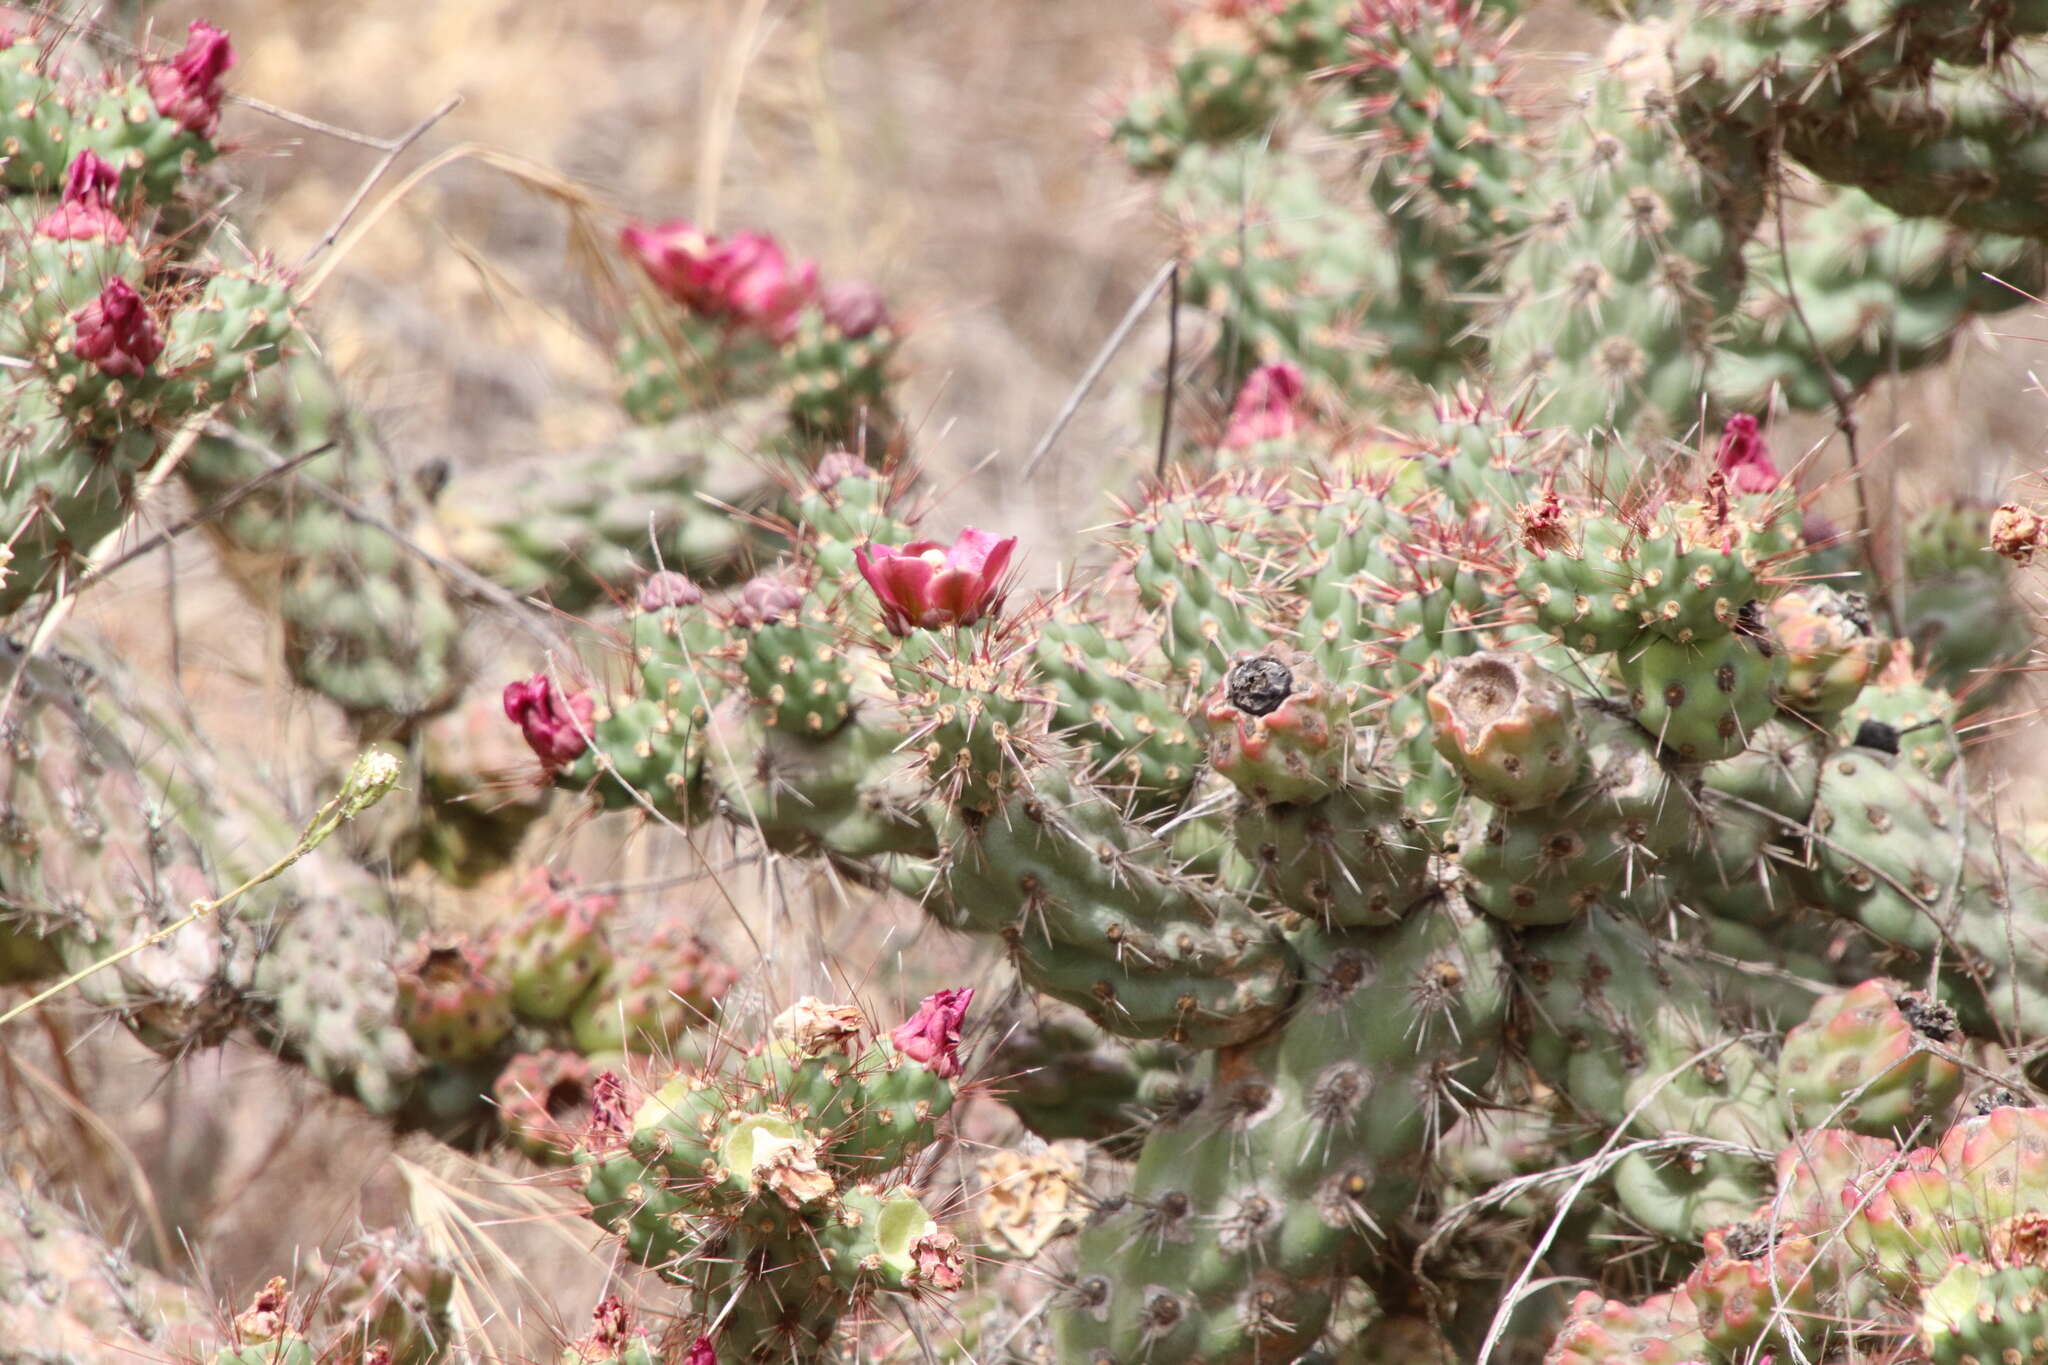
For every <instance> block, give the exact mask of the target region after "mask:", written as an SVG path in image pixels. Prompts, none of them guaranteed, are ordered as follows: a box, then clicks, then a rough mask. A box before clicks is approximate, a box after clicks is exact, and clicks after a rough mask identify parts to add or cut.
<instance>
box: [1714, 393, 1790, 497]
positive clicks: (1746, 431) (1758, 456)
mask: <svg viewBox="0 0 2048 1365" xmlns="http://www.w3.org/2000/svg"><path fill="white" fill-rule="evenodd" d="M1714 465H1715V467H1716V468H1717V469H1719V470H1720V471H1721V472H1722V473H1723V474H1724V475H1726V476H1727V478H1728V486H1729V487H1730V488H1732V489H1734V490H1735V491H1736V492H1738V493H1769V492H1771V491H1772V490H1774V489H1776V488H1777V487H1778V485H1779V484H1781V483H1783V482H1784V481H1785V476H1784V475H1783V474H1780V473H1779V472H1778V466H1777V464H1776V462H1774V461H1773V460H1772V459H1771V451H1770V447H1768V446H1766V445H1765V444H1764V439H1763V436H1762V434H1761V433H1759V432H1758V431H1757V426H1756V418H1754V417H1752V416H1751V415H1750V414H1748V413H1746V412H1738V413H1736V414H1735V415H1734V416H1733V417H1730V418H1729V419H1728V425H1727V426H1725V427H1723V428H1722V429H1721V446H1720V448H1719V449H1718V450H1716V451H1715V452H1714Z"/></svg>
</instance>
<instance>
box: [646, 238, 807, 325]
mask: <svg viewBox="0 0 2048 1365" xmlns="http://www.w3.org/2000/svg"><path fill="white" fill-rule="evenodd" d="M619 244H620V245H621V246H622V247H624V248H625V251H626V254H627V255H629V256H631V257H632V258H633V259H634V260H635V261H637V262H639V264H640V268H641V269H642V270H644V271H646V272H647V278H648V279H650V280H652V281H653V282H654V286H655V288H657V289H659V290H661V292H662V293H664V294H666V295H668V296H669V297H670V298H672V299H674V300H675V301H676V302H677V303H680V304H681V305H683V307H685V308H687V309H689V310H690V311H691V312H693V313H696V314H698V315H699V316H701V317H708V318H721V319H724V320H726V321H728V322H732V323H734V324H737V325H740V326H744V327H749V328H752V329H754V330H756V331H760V332H765V333H766V334H767V335H769V336H770V337H773V338H774V339H776V340H777V341H781V340H785V339H786V338H787V337H788V336H789V334H790V333H791V332H793V331H794V330H795V329H796V319H797V314H799V313H801V312H802V311H803V309H804V307H805V305H807V304H808V303H810V302H811V300H812V299H813V298H815V297H816V296H817V292H818V267H817V266H815V265H813V264H811V263H810V262H808V261H797V262H792V261H791V260H790V259H789V258H788V256H786V255H785V254H784V253H783V250H782V248H781V247H780V246H779V245H777V244H776V242H775V239H774V238H772V237H767V236H764V235H762V234H761V233H758V232H742V233H739V234H737V235H735V236H733V237H728V238H720V237H714V236H712V235H711V234H710V233H707V232H704V231H702V230H700V229H699V228H697V227H696V226H694V225H693V224H690V223H687V222H684V221H682V220H681V219H676V220H673V221H671V222H666V223H658V224H652V225H650V224H646V223H628V224H627V225H626V226H625V227H624V228H623V229H622V230H621V231H620V233H619Z"/></svg>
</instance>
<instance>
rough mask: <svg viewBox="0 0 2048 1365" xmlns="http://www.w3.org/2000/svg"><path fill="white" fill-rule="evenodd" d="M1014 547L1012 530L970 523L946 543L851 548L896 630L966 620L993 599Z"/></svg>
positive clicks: (977, 615)
mask: <svg viewBox="0 0 2048 1365" xmlns="http://www.w3.org/2000/svg"><path fill="white" fill-rule="evenodd" d="M1016 548H1017V537H1015V536H992V535H990V534H989V533H988V532H986V531H977V530H975V529H974V528H973V527H972V526H969V527H967V528H966V529H965V530H963V531H961V532H960V538H959V539H958V540H956V541H954V542H953V543H952V544H951V545H941V544H940V543H939V542H938V541H936V540H914V541H912V542H911V543H910V544H908V545H905V546H903V547H902V548H901V549H892V548H890V547H889V546H887V545H862V546H857V547H856V548H855V549H854V552H853V556H854V561H855V563H857V564H858V565H859V566H860V573H861V577H863V578H865V579H867V581H868V586H869V587H871V588H873V589H874V590H875V596H876V597H877V598H879V599H880V600H881V603H882V622H883V624H884V625H886V626H888V627H889V630H890V631H891V632H892V633H893V634H896V635H908V634H910V632H911V631H913V630H916V629H919V628H923V629H925V630H937V629H939V628H941V627H943V626H971V625H973V624H974V623H975V622H976V621H979V620H980V619H981V618H982V615H983V613H985V612H987V611H990V610H992V609H993V608H994V607H995V606H996V605H997V599H998V593H999V590H1000V587H1001V583H1000V580H1001V578H1002V575H1003V570H1004V569H1005V568H1007V567H1008V566H1009V563H1010V555H1011V553H1012V552H1014V551H1015V550H1016Z"/></svg>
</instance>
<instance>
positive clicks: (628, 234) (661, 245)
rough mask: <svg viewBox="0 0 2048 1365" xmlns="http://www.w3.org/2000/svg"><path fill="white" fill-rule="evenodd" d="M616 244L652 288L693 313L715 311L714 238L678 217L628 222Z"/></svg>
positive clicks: (715, 243)
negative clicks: (656, 221) (633, 262)
mask: <svg viewBox="0 0 2048 1365" xmlns="http://www.w3.org/2000/svg"><path fill="white" fill-rule="evenodd" d="M619 245H620V246H622V247H624V248H625V250H626V254H627V255H628V256H631V257H632V258H633V259H634V260H635V261H636V262H638V263H639V266H640V268H641V269H642V270H644V271H646V272H647V278H648V279H650V280H652V281H653V282H654V287H655V288H656V289H659V290H660V291H661V292H662V293H664V294H666V295H668V296H669V297H670V298H672V299H674V300H675V301H676V302H677V303H680V304H681V305H683V307H685V308H687V309H689V310H690V311H691V312H693V313H712V312H715V311H717V307H716V300H715V299H714V298H713V295H712V281H713V279H714V277H715V275H716V273H717V271H716V266H715V264H714V262H713V260H712V256H713V252H714V249H715V247H716V245H717V239H716V238H714V237H712V236H711V235H710V234H708V233H705V232H701V231H699V230H698V228H697V227H696V225H695V224H693V223H686V222H684V221H683V220H681V219H680V218H678V219H674V220H672V221H670V222H666V223H628V224H626V226H625V227H623V228H621V229H620V230H619Z"/></svg>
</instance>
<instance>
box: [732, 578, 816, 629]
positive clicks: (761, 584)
mask: <svg viewBox="0 0 2048 1365" xmlns="http://www.w3.org/2000/svg"><path fill="white" fill-rule="evenodd" d="M803 604H804V590H803V589H802V588H801V587H799V586H798V585H797V584H795V583H792V582H790V581H789V580H788V579H786V578H780V577H777V576H776V575H775V574H760V575H757V576H756V577H753V578H750V579H748V580H747V582H746V586H745V587H742V588H741V589H740V595H739V600H738V601H736V602H734V603H733V606H732V622H733V624H734V625H737V626H772V625H774V624H775V623H776V622H778V621H786V620H788V619H789V618H790V617H792V616H795V615H796V614H797V611H798V610H799V609H800V608H801V607H802V606H803Z"/></svg>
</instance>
